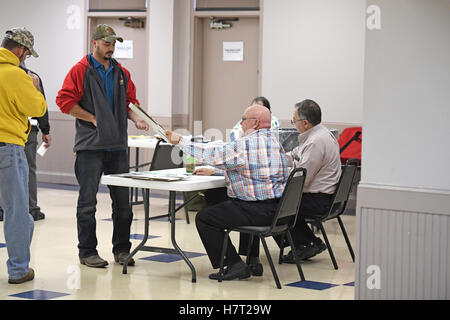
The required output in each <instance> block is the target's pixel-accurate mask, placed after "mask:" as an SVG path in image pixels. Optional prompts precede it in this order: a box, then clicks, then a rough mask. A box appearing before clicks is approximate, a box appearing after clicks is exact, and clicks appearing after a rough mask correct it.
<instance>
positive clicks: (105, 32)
mask: <svg viewBox="0 0 450 320" xmlns="http://www.w3.org/2000/svg"><path fill="white" fill-rule="evenodd" d="M92 39H93V40H105V41H106V42H113V41H115V40H117V41H120V42H123V38H122V37H118V36H116V33H115V32H114V29H113V28H111V27H110V26H108V25H106V24H99V25H97V26H96V27H95V28H94V32H92Z"/></svg>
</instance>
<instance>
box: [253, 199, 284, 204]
mask: <svg viewBox="0 0 450 320" xmlns="http://www.w3.org/2000/svg"><path fill="white" fill-rule="evenodd" d="M279 201H280V198H274V199H266V200H256V201H252V202H256V203H277V202H279Z"/></svg>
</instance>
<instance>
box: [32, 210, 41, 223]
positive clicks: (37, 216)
mask: <svg viewBox="0 0 450 320" xmlns="http://www.w3.org/2000/svg"><path fill="white" fill-rule="evenodd" d="M30 214H31V215H32V216H33V220H34V221H38V220H44V219H45V214H44V213H43V212H41V211H38V212H30Z"/></svg>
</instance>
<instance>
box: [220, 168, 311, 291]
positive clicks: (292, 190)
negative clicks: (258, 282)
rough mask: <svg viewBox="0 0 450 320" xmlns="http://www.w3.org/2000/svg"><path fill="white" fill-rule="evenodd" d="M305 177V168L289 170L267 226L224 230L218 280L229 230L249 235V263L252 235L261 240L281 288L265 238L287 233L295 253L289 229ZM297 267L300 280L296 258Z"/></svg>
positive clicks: (221, 271)
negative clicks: (282, 190) (273, 213)
mask: <svg viewBox="0 0 450 320" xmlns="http://www.w3.org/2000/svg"><path fill="white" fill-rule="evenodd" d="M305 178H306V169H304V168H297V169H295V170H293V171H292V172H291V174H290V175H289V178H288V181H287V183H286V187H285V189H284V192H283V195H282V197H281V199H280V203H279V205H278V208H277V212H276V213H275V215H274V217H273V220H272V224H271V225H269V226H243V227H232V228H229V229H227V230H225V237H224V241H223V247H222V258H221V261H220V276H219V282H221V281H222V277H223V272H224V270H223V269H224V268H223V263H224V258H225V253H226V251H227V244H228V237H229V233H230V232H231V231H236V232H242V233H246V234H249V235H250V241H249V245H248V250H247V261H246V263H247V264H248V263H249V255H250V248H251V245H252V242H253V238H254V236H257V237H258V238H260V239H261V242H262V244H263V247H264V252H265V253H266V256H267V260H268V261H269V264H270V269H271V270H272V274H273V277H274V279H275V283H276V285H277V288H278V289H281V284H280V280H279V279H278V275H277V272H276V270H275V266H274V264H273V261H272V258H271V256H270V253H269V249H268V247H267V243H266V241H265V238H267V237H272V236H277V235H287V238H288V241H289V244H290V246H291V249H292V252H293V253H294V257H296V255H295V247H294V242H293V241H292V236H291V230H292V228H293V227H294V226H295V222H296V220H297V214H298V209H299V207H300V202H301V199H302V194H303V185H304V183H305ZM295 263H296V265H297V269H298V273H299V275H300V279H301V280H302V281H304V280H305V277H304V275H303V270H302V267H301V265H300V261H299V260H298V259H296V261H295Z"/></svg>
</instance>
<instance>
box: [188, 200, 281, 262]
mask: <svg viewBox="0 0 450 320" xmlns="http://www.w3.org/2000/svg"><path fill="white" fill-rule="evenodd" d="M277 206H278V202H254V201H248V202H247V201H242V200H237V199H229V200H227V201H224V202H221V203H219V204H216V205H213V206H211V207H208V208H205V209H203V210H201V211H199V212H198V213H197V216H196V218H195V223H196V226H197V230H198V234H199V235H200V238H201V240H202V242H203V245H204V247H205V249H206V253H207V254H208V257H209V260H210V261H211V264H212V266H213V268H219V267H220V259H221V254H222V246H223V240H224V236H225V231H224V230H225V229H227V228H229V227H236V226H263V225H269V224H270V223H271V222H272V219H273V215H274V214H275V212H276V209H277ZM247 243H248V242H247ZM256 250H257V251H259V241H254V243H253V245H252V249H251V256H256V255H257V253H256ZM225 256H226V259H225V265H232V264H235V263H236V262H239V261H240V260H241V258H240V257H239V255H238V253H237V252H236V248H235V247H234V246H233V244H232V243H231V241H230V240H228V245H227V252H226V254H225Z"/></svg>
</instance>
